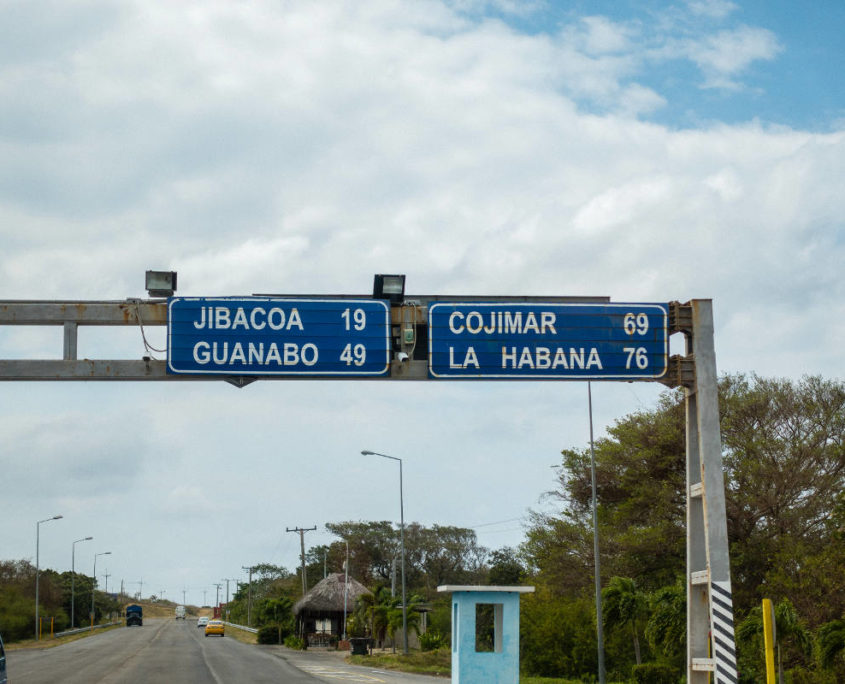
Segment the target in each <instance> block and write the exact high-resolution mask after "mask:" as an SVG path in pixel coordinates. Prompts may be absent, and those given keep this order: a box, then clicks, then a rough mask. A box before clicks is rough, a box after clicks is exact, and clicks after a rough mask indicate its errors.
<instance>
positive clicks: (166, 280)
mask: <svg viewBox="0 0 845 684" xmlns="http://www.w3.org/2000/svg"><path fill="white" fill-rule="evenodd" d="M146 290H147V292H148V293H149V295H150V297H172V296H173V293H174V292H176V271H147V278H146Z"/></svg>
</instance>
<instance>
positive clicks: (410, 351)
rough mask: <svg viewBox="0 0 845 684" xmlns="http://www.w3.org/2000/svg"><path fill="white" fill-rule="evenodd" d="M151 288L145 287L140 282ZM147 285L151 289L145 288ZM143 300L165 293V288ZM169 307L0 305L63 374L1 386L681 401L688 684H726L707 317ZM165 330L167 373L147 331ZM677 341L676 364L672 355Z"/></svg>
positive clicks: (309, 302)
mask: <svg viewBox="0 0 845 684" xmlns="http://www.w3.org/2000/svg"><path fill="white" fill-rule="evenodd" d="M151 273H154V274H155V272H151ZM149 275H150V273H148V282H149ZM164 275H165V276H169V277H165V278H164V280H162V281H161V283H160V284H159V286H157V287H156V288H155V289H151V288H150V287H148V290H149V292H150V294H151V295H153V296H168V295H172V294H173V290H174V289H175V285H176V274H175V273H169V274H168V273H165V274H164ZM376 278H377V280H376V282H377V283H379V282H380V280H379V279H381V280H382V281H384V283H383V284H385V285H386V283H387V279H394V280H393V282H391V283H390V285H391V287H390V291H389V293H388V288H387V287H386V286H385V287H384V288H383V291H384V293H385V295H389V296H384V297H380V296H378V295H377V294H376V289H375V288H374V296H373V298H369V297H367V296H361V295H334V296H330V297H329V296H303V295H297V296H280V295H274V296H269V295H259V296H253V297H220V298H208V297H169V296H168V298H167V299H147V300H141V299H127V300H124V301H117V302H115V301H112V302H109V301H94V302H90V301H88V302H83V301H49V302H44V301H40V302H39V301H0V325H11V326H16V325H36V326H44V325H47V326H61V327H62V328H63V333H64V336H63V339H64V343H63V350H62V357H61V358H60V359H0V381H2V380H7V381H26V380H42V381H51V380H67V381H78V380H112V381H125V380H133V381H135V380H158V381H167V380H171V381H173V380H177V381H185V380H219V379H222V380H226V381H227V382H229V383H231V384H233V385H236V386H239V387H242V386H244V385H247V384H249V383H251V382H253V381H255V380H259V379H263V380H281V379H310V380H317V379H348V380H355V379H360V380H364V379H368V380H400V381H402V380H433V381H441V380H461V381H471V380H491V381H493V380H545V381H554V380H623V381H656V382H660V383H662V384H664V385H667V386H669V387H684V389H685V393H686V413H687V440H686V441H687V444H686V450H687V453H686V461H687V468H686V470H687V487H686V490H687V491H686V496H687V682H689V684H704V682H708V681H709V677H710V673H713V675H714V681H715V682H717V683H722V682H731V683H735V682H736V681H737V669H736V651H735V640H734V631H733V600H732V592H731V581H730V560H729V554H728V539H727V519H726V512H725V489H724V476H723V473H722V461H721V442H720V431H719V406H718V395H717V374H716V357H715V351H714V344H713V311H712V303H711V302H710V300H706V299H699V300H692V301H690V302H687V303H686V304H682V303H679V302H669V303H668V304H664V303H651V304H648V303H646V304H643V303H633V304H624V303H615V302H610V301H609V300H608V299H607V298H606V297H586V298H585V297H581V298H573V297H444V296H428V297H414V298H411V297H405V296H404V276H400V277H398V278H401V287H398V286H397V283H396V282H395V279H396V278H397V277H392V276H390V277H389V276H377V277H376ZM80 326H136V327H138V329H139V330H140V333H141V338H142V339H143V341H144V348H145V353H144V354H143V356H142V358H140V359H102V360H101V359H79V358H78V350H77V334H78V329H79V327H80ZM146 326H167V328H168V334H167V339H168V343H167V349H166V350H164V351H165V353H166V354H167V358H166V359H165V360H162V359H156V358H154V356H153V350H152V347H151V346H150V345H149V343H148V341H147V339H146V336H145V334H144V329H145V327H146ZM674 333H683V334H684V336H685V338H686V354H685V355H674V356H670V355H669V345H668V340H669V336H670V335H672V334H674Z"/></svg>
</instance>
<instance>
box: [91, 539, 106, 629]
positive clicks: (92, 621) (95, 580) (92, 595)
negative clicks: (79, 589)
mask: <svg viewBox="0 0 845 684" xmlns="http://www.w3.org/2000/svg"><path fill="white" fill-rule="evenodd" d="M110 555H111V551H103V552H101V553H95V554H94V577H93V580H94V581H93V582H92V584H91V629H94V592H95V591H96V590H97V556H110Z"/></svg>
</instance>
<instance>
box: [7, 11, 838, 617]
mask: <svg viewBox="0 0 845 684" xmlns="http://www.w3.org/2000/svg"><path fill="white" fill-rule="evenodd" d="M843 26H845V5H843V4H842V3H841V2H839V1H838V0H819V1H818V2H813V3H803V4H801V5H798V4H796V3H792V2H781V1H776V2H771V1H766V2H764V1H763V0H753V1H752V0H736V2H729V1H728V0H710V1H707V0H675V1H674V2H671V1H669V2H658V1H657V0H626V1H625V2H619V1H612V2H611V1H610V0H606V1H602V0H591V1H590V2H587V1H585V0H572V1H571V2H565V3H564V2H557V1H555V0H524V1H520V0H489V1H485V0H451V1H450V0H414V1H413V2H411V1H409V0H406V1H398V0H368V1H367V2H360V1H359V0H348V1H343V0H321V1H320V2H305V1H300V0H276V1H274V2H271V1H249V2H246V1H232V0H226V1H222V0H221V1H208V0H206V1H204V2H188V1H173V2H167V3H150V2H141V1H138V2H131V1H129V0H126V1H119V2H114V1H112V0H108V1H106V0H87V1H86V0H80V1H79V2H73V3H68V2H64V1H59V0H56V1H54V2H50V1H47V0H45V1H40V0H39V1H37V2H32V1H31V0H7V1H6V2H4V3H2V4H0V102H1V103H2V105H1V106H0V158H2V164H0V283H2V285H1V286H0V298H2V299H44V300H58V299H70V300H79V299H95V300H96V299H109V300H122V299H125V298H127V297H142V296H145V293H144V289H143V285H144V280H143V278H144V271H145V270H147V269H166V270H175V271H178V273H179V294H181V295H188V296H189V295H196V296H213V295H249V294H251V293H255V292H274V293H287V294H327V293H347V294H356V293H362V294H366V293H368V292H370V291H371V289H372V276H373V274H375V273H405V274H407V292H408V293H409V294H411V295H413V294H419V295H423V294H440V295H466V296H471V295H536V296H542V295H546V296H550V295H554V296H561V295H570V296H571V295H605V296H609V297H611V298H612V300H613V301H623V302H624V301H642V302H666V301H670V300H680V301H686V300H688V299H690V298H712V299H713V300H714V311H715V319H716V349H717V362H718V365H719V369H720V370H721V371H723V372H756V373H759V374H761V375H766V376H785V377H790V378H799V377H801V376H802V375H803V374H823V375H826V376H828V377H838V378H842V377H843V375H845V352H843V340H845V305H843V301H845V286H844V285H843V283H845V279H844V278H843V275H842V272H843V263H845V237H843V222H845V192H843V191H842V179H843V176H844V175H845V92H843V88H844V87H845V86H843V81H842V78H841V74H842V71H843V67H845V59H843V55H845V50H843V46H842V41H841V32H842V27H843ZM150 338H151V341H153V343H154V344H155V345H156V346H159V347H162V346H164V344H165V335H164V331H163V330H161V329H156V330H153V331H151V333H150ZM61 352H62V344H61V334H60V331H59V330H58V329H52V328H45V329H25V328H5V329H3V330H0V358H60V356H61ZM144 353H145V351H144V347H143V343H142V339H141V335H140V332H139V331H138V330H137V329H121V330H91V329H83V330H82V331H81V333H80V340H79V354H80V357H89V358H139V357H140V356H142V355H143V354H144ZM661 389H662V388H661V386H660V385H654V384H648V383H638V384H626V383H602V384H599V385H594V387H593V390H594V391H593V396H594V409H595V420H596V425H597V430H598V432H599V433H601V432H602V431H603V429H604V427H605V426H607V425H611V424H612V423H613V421H614V420H616V419H618V418H621V417H622V416H624V415H626V414H628V413H630V412H632V411H636V410H640V409H648V408H650V407H652V406H653V405H654V401H655V399H656V397H657V396H658V395H659V393H660V391H661ZM586 396H587V390H586V386H585V385H584V384H583V383H565V382H560V383H553V382H546V383H528V382H518V383H498V382H487V383H472V382H468V383H467V382H465V383H455V382H452V383H449V382H419V383H407V382H332V381H321V382H309V381H292V382H265V383H260V382H259V383H255V384H253V385H251V386H249V387H247V388H244V389H236V388H234V387H232V386H230V385H228V384H225V383H223V382H221V383H150V384H144V383H137V384H134V383H120V384H117V383H87V384H86V383H81V382H80V383H64V384H57V383H4V384H2V386H0V397H2V411H0V430H2V434H3V439H2V443H0V489H2V491H0V558H5V559H9V558H15V559H17V558H28V559H31V560H32V561H33V562H34V561H35V527H36V525H35V522H36V521H37V520H40V519H43V518H47V517H50V516H52V515H56V514H61V515H63V516H64V518H63V519H62V520H60V521H56V522H51V523H49V524H46V525H42V526H41V564H42V566H47V567H52V568H55V569H58V570H67V569H70V562H71V544H72V542H73V540H76V539H79V538H82V537H85V536H89V535H92V536H94V538H95V539H94V541H93V542H87V543H85V544H81V545H77V547H76V549H77V569H78V570H81V571H85V572H88V573H89V574H90V572H91V570H92V568H91V565H92V561H93V554H94V553H100V552H103V551H111V552H112V555H111V556H106V557H104V558H100V559H99V561H98V565H97V570H98V574H101V573H102V572H105V571H106V570H108V572H109V574H110V575H111V577H110V578H109V587H110V588H111V587H114V586H115V582H117V583H119V582H120V581H121V580H123V581H125V582H126V583H127V588H129V589H132V590H135V588H137V584H136V583H137V582H139V581H141V580H143V582H144V594H145V595H147V594H149V593H160V591H161V590H164V591H165V592H166V593H165V595H166V596H167V597H170V598H181V592H182V590H183V589H185V590H186V591H187V595H188V600H189V601H190V602H194V603H197V602H199V601H201V600H202V598H203V596H202V591H203V590H206V591H207V592H209V594H208V595H209V597H211V596H213V594H214V589H213V583H215V582H219V581H220V579H221V578H223V577H244V576H245V573H244V572H243V571H241V570H240V568H241V566H244V565H249V564H254V563H258V562H271V563H276V564H281V565H285V566H287V567H294V566H295V565H296V563H297V556H298V550H299V539H298V535H296V534H290V533H286V532H285V528H286V527H296V526H301V527H311V526H314V525H316V526H318V528H319V529H318V531H317V532H311V533H309V534H308V535H307V537H306V541H307V544H308V545H309V546H310V545H313V544H319V543H328V542H330V541H332V540H333V538H332V537H331V535H329V534H327V533H326V532H325V531H324V530H323V525H324V524H325V523H326V522H330V521H339V520H349V519H353V520H358V519H362V520H372V519H392V520H396V521H397V522H398V508H399V500H398V470H397V468H396V464H395V463H393V462H390V461H387V460H384V459H379V458H377V457H369V458H368V457H363V456H361V455H360V453H359V452H360V451H361V450H362V449H372V450H374V451H381V452H384V453H388V454H393V455H396V456H400V457H402V458H403V459H404V476H405V477H404V484H405V514H406V520H408V521H418V522H420V523H423V524H427V525H430V524H435V523H437V524H451V525H462V526H468V527H474V528H475V529H476V530H477V532H478V535H479V540H480V541H481V543H482V544H484V545H485V546H487V547H489V548H498V547H500V546H503V545H515V544H518V543H519V542H520V540H521V539H522V521H524V519H525V516H526V512H527V511H528V510H529V509H532V508H533V509H541V508H543V507H544V506H546V505H547V504H545V503H544V502H542V501H541V500H540V498H541V495H542V493H543V492H544V491H546V490H547V489H549V488H551V486H552V485H553V476H554V472H553V471H552V470H551V469H550V466H552V465H554V464H555V463H557V462H558V460H559V452H560V450H561V449H562V448H566V447H573V446H574V447H582V446H585V445H586V444H587V440H588V435H589V431H588V422H587V409H586ZM102 581H103V578H102V577H101V582H102ZM209 600H210V599H209Z"/></svg>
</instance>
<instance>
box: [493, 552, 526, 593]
mask: <svg viewBox="0 0 845 684" xmlns="http://www.w3.org/2000/svg"><path fill="white" fill-rule="evenodd" d="M488 561H489V568H490V569H489V570H488V571H487V583H488V584H492V585H494V586H503V587H508V586H518V585H520V584H522V583H523V581H524V580H525V577H526V569H525V567H524V566H523V565H522V563H521V562H520V560H519V556H518V555H517V552H516V551H515V550H514V549H512V548H510V547H508V546H504V547H502V548H501V549H497V550H496V551H493V552H491V553H490V557H489V559H488Z"/></svg>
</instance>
